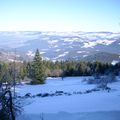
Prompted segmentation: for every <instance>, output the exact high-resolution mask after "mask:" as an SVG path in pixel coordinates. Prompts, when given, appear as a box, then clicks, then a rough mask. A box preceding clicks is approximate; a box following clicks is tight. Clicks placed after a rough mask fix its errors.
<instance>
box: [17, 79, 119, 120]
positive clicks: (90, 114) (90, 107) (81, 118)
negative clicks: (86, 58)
mask: <svg viewBox="0 0 120 120" xmlns="http://www.w3.org/2000/svg"><path fill="white" fill-rule="evenodd" d="M88 78H89V77H70V78H69V77H67V78H64V80H62V79H61V78H48V79H47V81H46V84H44V85H33V86H32V85H21V86H17V89H16V90H17V94H18V95H20V96H24V95H25V94H26V93H31V94H32V95H36V94H38V93H55V92H56V91H63V92H66V93H70V95H65V94H63V95H61V96H48V97H38V96H36V97H28V98H25V99H24V100H23V104H24V107H23V109H24V111H23V112H22V114H21V115H19V116H18V117H17V120H28V119H29V120H106V119H107V120H119V118H120V80H118V82H115V83H112V84H109V85H108V86H109V87H111V91H110V92H108V91H104V90H101V91H95V92H91V93H87V94H86V93H85V91H86V90H91V89H93V88H95V87H96V86H95V85H88V84H86V83H85V82H82V81H83V80H84V79H88ZM75 92H81V93H83V94H73V93H75Z"/></svg>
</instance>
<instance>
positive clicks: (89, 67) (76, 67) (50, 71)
mask: <svg viewBox="0 0 120 120" xmlns="http://www.w3.org/2000/svg"><path fill="white" fill-rule="evenodd" d="M43 64H44V66H45V69H46V72H45V73H46V76H52V77H59V76H61V77H62V76H63V77H66V76H92V75H95V74H99V75H107V74H109V73H114V74H115V75H118V74H119V71H120V63H117V64H116V65H112V64H110V63H101V62H78V61H60V62H59V61H56V62H51V61H43Z"/></svg>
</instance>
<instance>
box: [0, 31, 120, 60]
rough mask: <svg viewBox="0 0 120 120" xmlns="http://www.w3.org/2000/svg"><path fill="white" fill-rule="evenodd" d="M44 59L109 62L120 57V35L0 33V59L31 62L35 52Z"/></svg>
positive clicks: (109, 33) (94, 33) (102, 33)
mask: <svg viewBox="0 0 120 120" xmlns="http://www.w3.org/2000/svg"><path fill="white" fill-rule="evenodd" d="M37 48H38V49H39V50H40V53H41V56H42V57H43V59H46V60H53V61H56V60H86V61H96V60H98V61H103V62H106V61H112V60H118V59H119V56H120V33H113V32H79V31H78V32H42V31H40V32H39V31H33V32H32V31H31V32H29V31H23V32H19V31H17V32H0V60H8V61H9V60H11V59H13V58H14V51H15V49H16V51H17V56H18V59H20V60H24V59H25V60H32V58H33V57H34V53H35V50H36V49H37Z"/></svg>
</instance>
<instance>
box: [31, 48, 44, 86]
mask: <svg viewBox="0 0 120 120" xmlns="http://www.w3.org/2000/svg"><path fill="white" fill-rule="evenodd" d="M44 80H45V73H44V66H43V61H42V58H41V56H40V53H39V50H38V49H37V50H36V53H35V57H34V59H33V62H32V84H43V83H44Z"/></svg>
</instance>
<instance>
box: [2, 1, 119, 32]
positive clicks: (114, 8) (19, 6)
mask: <svg viewBox="0 0 120 120" xmlns="http://www.w3.org/2000/svg"><path fill="white" fill-rule="evenodd" d="M4 30H5V31H8V30H9V31H16V30H17V31H18V30H20V31H25V30H28V31H34V30H36V31H41V30H43V31H113V32H120V0H0V31H4Z"/></svg>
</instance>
